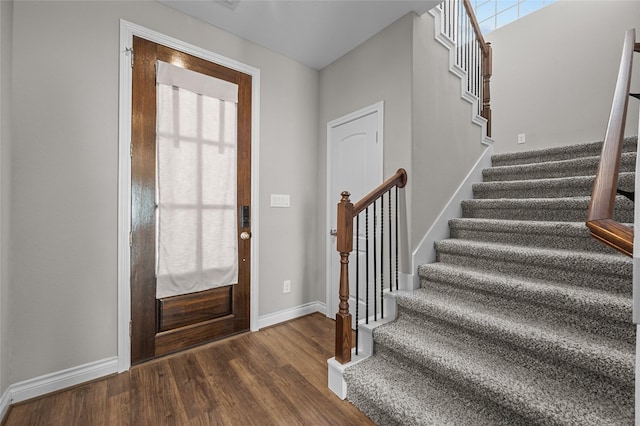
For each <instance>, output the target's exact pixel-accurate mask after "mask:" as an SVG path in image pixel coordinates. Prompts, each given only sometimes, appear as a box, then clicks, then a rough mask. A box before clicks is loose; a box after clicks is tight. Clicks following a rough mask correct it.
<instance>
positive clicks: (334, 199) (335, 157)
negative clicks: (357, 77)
mask: <svg viewBox="0 0 640 426" xmlns="http://www.w3.org/2000/svg"><path fill="white" fill-rule="evenodd" d="M382 115H383V109H382V103H378V104H375V105H372V106H371V107H368V108H365V109H363V110H360V111H356V112H355V113H353V114H349V115H348V116H345V117H342V118H340V119H337V120H334V121H332V122H330V123H329V124H328V126H327V143H328V147H327V151H328V152H327V155H328V161H327V180H328V181H327V192H328V194H327V200H328V203H327V206H328V207H327V208H328V211H327V218H328V229H327V237H328V240H327V281H328V283H327V316H329V317H334V316H335V314H336V313H337V312H338V304H339V298H338V292H339V287H340V263H339V260H340V256H339V254H338V252H337V251H336V237H335V236H334V235H332V233H333V231H334V230H335V229H336V212H337V204H338V203H339V202H340V194H341V193H342V191H348V192H349V193H350V194H351V196H350V199H351V202H352V203H354V204H355V203H356V202H357V201H358V200H360V199H361V198H362V197H363V196H365V195H366V194H368V193H369V192H370V191H372V190H373V189H374V188H375V187H377V186H378V185H380V184H381V183H382V182H383V175H382V122H383V116H382ZM360 222H361V223H360V229H359V230H356V229H355V227H356V225H355V223H354V244H353V249H354V251H353V253H352V254H351V256H350V258H349V266H350V268H349V284H350V298H349V306H350V309H351V312H352V314H353V313H354V312H355V301H356V280H355V270H356V256H359V257H360V262H359V265H360V269H361V277H364V269H363V268H364V265H365V262H364V252H365V241H364V227H365V224H364V221H362V220H361V221H360ZM356 239H359V240H360V242H359V244H357V240H356ZM357 246H359V251H358V252H357V249H356V247H357ZM359 287H360V292H359V294H360V300H361V301H362V300H363V299H364V294H365V293H364V288H365V286H364V279H361V280H360V283H359ZM360 303H361V302H360ZM361 312H363V311H361ZM353 318H355V315H353ZM361 318H362V315H361Z"/></svg>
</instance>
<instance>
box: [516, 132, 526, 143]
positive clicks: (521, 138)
mask: <svg viewBox="0 0 640 426" xmlns="http://www.w3.org/2000/svg"><path fill="white" fill-rule="evenodd" d="M525 141H526V137H525V134H524V133H519V134H518V143H525Z"/></svg>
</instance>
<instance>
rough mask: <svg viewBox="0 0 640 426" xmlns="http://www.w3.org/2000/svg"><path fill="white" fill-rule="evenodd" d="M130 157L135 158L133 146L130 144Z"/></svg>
mask: <svg viewBox="0 0 640 426" xmlns="http://www.w3.org/2000/svg"><path fill="white" fill-rule="evenodd" d="M129 157H131V158H133V144H132V143H131V142H129Z"/></svg>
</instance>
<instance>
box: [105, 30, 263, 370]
mask: <svg viewBox="0 0 640 426" xmlns="http://www.w3.org/2000/svg"><path fill="white" fill-rule="evenodd" d="M133 36H137V37H141V38H144V39H147V40H149V41H152V42H154V43H158V44H163V45H165V46H167V47H170V48H172V49H176V50H180V51H183V52H185V53H188V54H190V55H193V56H197V57H199V58H202V59H205V60H207V61H210V62H214V63H217V64H220V65H223V66H225V67H227V68H231V69H234V70H237V71H240V72H243V73H245V74H249V75H251V77H252V88H251V96H252V105H251V153H252V156H251V204H252V212H251V225H252V226H251V228H252V229H251V265H250V267H251V303H250V306H251V307H250V309H251V313H250V318H251V319H250V328H251V331H257V330H258V300H259V299H258V289H259V286H258V279H259V273H258V265H259V259H258V255H259V253H258V250H257V248H258V241H259V239H258V236H259V217H260V216H259V197H258V194H259V192H258V191H259V188H258V176H259V174H258V172H259V169H258V165H259V163H260V161H259V159H260V156H259V149H258V148H259V146H260V144H259V140H260V70H259V69H257V68H254V67H251V66H249V65H246V64H243V63H240V62H238V61H235V60H233V59H229V58H226V57H224V56H221V55H218V54H216V53H213V52H211V51H208V50H206V49H203V48H200V47H197V46H195V45H192V44H189V43H185V42H183V41H181V40H178V39H175V38H173V37H169V36H167V35H164V34H162V33H159V32H156V31H153V30H150V29H148V28H144V27H142V26H139V25H136V24H133V23H131V22H128V21H125V20H120V83H119V84H120V87H119V95H120V96H119V133H118V325H117V327H118V372H123V371H126V370H128V369H129V368H130V367H131V336H130V321H131V288H130V278H131V267H130V246H129V238H130V237H129V235H130V229H131V157H130V149H131V99H132V94H131V81H132V73H131V60H132V55H131V46H132V45H133ZM133 60H134V61H135V52H134V54H133Z"/></svg>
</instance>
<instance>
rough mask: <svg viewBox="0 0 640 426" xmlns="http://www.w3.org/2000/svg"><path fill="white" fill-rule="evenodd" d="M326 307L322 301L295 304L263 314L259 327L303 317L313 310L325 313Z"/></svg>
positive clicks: (313, 311)
mask: <svg viewBox="0 0 640 426" xmlns="http://www.w3.org/2000/svg"><path fill="white" fill-rule="evenodd" d="M326 310H327V307H326V305H325V304H324V303H322V302H310V303H305V304H304V305H300V306H295V307H293V308H289V309H285V310H283V311H278V312H274V313H272V314H267V315H263V316H261V317H260V320H259V325H260V328H264V327H269V326H271V325H276V324H279V323H281V322H285V321H290V320H293V319H296V318H300V317H303V316H305V315H309V314H313V313H315V312H321V313H323V314H324V313H325V312H326Z"/></svg>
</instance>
